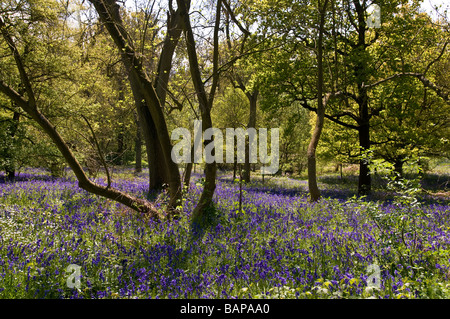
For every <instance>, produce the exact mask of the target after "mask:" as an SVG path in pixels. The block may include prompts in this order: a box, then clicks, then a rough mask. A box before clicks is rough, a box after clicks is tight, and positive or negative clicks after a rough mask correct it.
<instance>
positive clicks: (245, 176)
mask: <svg viewBox="0 0 450 319" xmlns="http://www.w3.org/2000/svg"><path fill="white" fill-rule="evenodd" d="M247 98H248V100H249V103H250V114H249V118H248V125H247V129H250V128H255V127H256V103H257V99H258V91H257V90H255V91H254V92H253V93H252V94H250V93H248V94H247ZM250 171H251V167H250V143H249V138H248V137H247V142H246V147H245V162H244V171H243V172H242V181H243V182H244V183H250V175H251V174H250Z"/></svg>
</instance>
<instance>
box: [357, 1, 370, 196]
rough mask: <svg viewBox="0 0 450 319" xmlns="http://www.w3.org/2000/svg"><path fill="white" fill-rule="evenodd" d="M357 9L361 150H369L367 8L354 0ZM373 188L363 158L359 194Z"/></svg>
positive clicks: (368, 170) (360, 167)
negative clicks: (366, 57) (366, 54)
mask: <svg viewBox="0 0 450 319" xmlns="http://www.w3.org/2000/svg"><path fill="white" fill-rule="evenodd" d="M353 3H354V4H355V10H356V13H357V19H358V45H357V46H356V48H355V50H356V63H355V69H354V73H355V78H356V83H357V85H358V98H357V103H358V105H359V116H358V117H359V128H358V133H359V146H360V150H361V152H365V151H368V150H369V149H370V124H369V122H370V115H369V102H368V101H369V97H368V94H367V88H366V87H365V83H367V61H366V60H365V59H364V58H362V57H363V56H364V52H365V48H366V35H365V34H366V23H365V8H364V7H363V6H362V5H361V4H360V3H359V1H358V0H354V1H353ZM370 190H371V176H370V169H369V163H368V162H367V161H366V160H363V159H361V160H360V161H359V180H358V194H359V195H360V196H362V195H368V194H369V193H370Z"/></svg>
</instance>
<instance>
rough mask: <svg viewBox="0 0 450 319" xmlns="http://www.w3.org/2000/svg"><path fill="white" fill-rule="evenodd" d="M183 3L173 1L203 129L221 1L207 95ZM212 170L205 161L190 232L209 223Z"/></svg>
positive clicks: (206, 121)
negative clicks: (177, 12)
mask: <svg viewBox="0 0 450 319" xmlns="http://www.w3.org/2000/svg"><path fill="white" fill-rule="evenodd" d="M186 2H187V3H186ZM186 2H185V0H177V4H178V8H179V9H180V10H181V11H180V14H181V21H182V25H183V29H184V32H185V40H186V45H187V53H188V57H189V68H190V73H191V77H192V82H193V84H194V88H195V91H196V94H197V98H198V101H199V107H200V111H201V119H202V130H203V132H204V131H205V130H206V129H208V128H212V121H211V107H212V104H213V100H214V94H215V90H216V88H217V83H218V82H217V80H218V73H217V68H218V54H219V51H218V49H219V48H218V45H219V43H218V33H219V23H220V11H221V0H218V1H217V6H216V20H215V26H214V52H213V81H212V84H211V90H210V93H209V96H207V94H206V90H205V84H204V83H203V80H202V76H201V74H200V66H199V63H198V57H197V51H196V48H195V39H194V34H193V32H192V27H191V22H190V18H189V6H190V2H189V1H186ZM203 132H202V134H203ZM205 142H206V141H205ZM216 173H217V166H216V163H215V162H214V161H213V162H212V163H206V164H205V184H204V188H203V192H202V194H201V196H200V200H199V202H198V203H197V206H196V207H195V208H194V211H193V213H192V219H191V228H192V230H193V233H194V234H196V233H197V231H200V233H201V231H202V229H204V227H205V226H206V224H207V223H208V222H209V220H210V217H211V216H212V211H213V195H214V191H215V189H216Z"/></svg>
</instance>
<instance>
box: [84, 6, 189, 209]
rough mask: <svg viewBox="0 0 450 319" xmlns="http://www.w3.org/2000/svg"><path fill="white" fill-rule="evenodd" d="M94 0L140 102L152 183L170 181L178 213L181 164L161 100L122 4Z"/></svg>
mask: <svg viewBox="0 0 450 319" xmlns="http://www.w3.org/2000/svg"><path fill="white" fill-rule="evenodd" d="M90 2H91V3H92V4H93V5H94V7H95V9H96V11H97V13H98V14H99V16H100V20H101V21H102V22H103V23H104V24H105V26H106V28H107V30H108V32H109V34H110V35H111V37H112V39H113V41H114V42H115V44H116V46H117V47H118V49H119V51H120V54H121V56H122V61H123V63H124V65H125V69H126V70H127V73H128V79H129V81H130V86H131V88H132V90H133V94H134V97H135V100H136V102H137V101H139V105H137V109H138V115H139V117H140V121H141V125H142V128H143V133H144V139H145V140H146V146H147V147H148V148H149V149H148V152H149V154H150V158H149V162H151V163H152V164H150V165H151V166H150V167H149V169H150V171H151V173H150V175H152V174H154V175H155V176H156V177H157V178H153V179H152V176H150V185H151V186H155V187H157V186H159V184H160V180H159V179H158V177H159V178H161V179H162V180H163V181H164V183H167V184H168V187H169V196H170V202H169V210H170V211H173V212H174V213H175V212H176V210H175V208H176V207H177V206H178V204H179V203H180V201H181V179H180V172H179V170H178V165H177V164H176V163H174V162H173V161H172V158H171V150H172V143H171V140H170V137H169V132H168V129H167V125H166V122H165V118H164V114H163V112H162V105H161V103H160V99H159V97H158V95H157V93H156V91H155V88H154V86H153V84H152V83H151V82H150V80H149V79H148V77H147V74H146V73H145V72H144V69H143V65H142V63H141V61H140V58H139V57H138V55H137V53H136V51H135V50H134V48H133V47H132V42H131V41H130V39H129V37H128V34H127V33H126V31H125V28H124V26H123V23H122V20H121V18H120V14H119V6H118V5H117V3H116V2H115V0H90ZM177 12H178V11H177ZM152 172H153V173H152ZM160 173H161V174H160Z"/></svg>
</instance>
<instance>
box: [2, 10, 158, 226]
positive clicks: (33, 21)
mask: <svg viewBox="0 0 450 319" xmlns="http://www.w3.org/2000/svg"><path fill="white" fill-rule="evenodd" d="M46 4H47V6H45V8H46V9H47V10H48V11H47V12H46V11H40V10H41V7H40V6H35V4H27V5H24V7H22V8H21V11H20V13H21V15H22V16H21V19H20V20H17V19H14V18H15V17H12V18H11V17H10V16H7V15H6V13H5V12H3V14H2V16H1V17H0V32H1V36H2V40H3V41H2V43H1V44H2V46H6V47H7V48H8V50H9V51H10V58H11V63H14V65H15V68H16V70H17V71H16V72H15V73H14V77H11V78H14V79H18V81H17V82H19V83H20V87H22V88H23V92H24V93H20V91H19V90H17V89H14V88H13V87H12V86H11V85H14V84H15V83H14V82H13V81H10V83H11V85H10V84H9V83H7V82H6V81H5V77H4V76H5V75H4V74H1V79H0V92H2V93H3V94H4V95H5V96H7V97H8V98H9V99H10V100H11V101H13V102H14V103H15V104H16V105H17V106H18V107H20V108H21V109H22V110H23V111H24V112H25V113H26V114H27V115H28V116H29V117H30V118H31V119H33V120H34V121H35V122H36V123H37V124H38V125H39V126H40V128H41V129H42V130H43V131H44V132H45V134H47V136H48V137H49V138H50V139H51V140H52V142H53V143H54V145H55V146H56V147H57V148H58V150H59V151H60V152H61V154H62V156H63V157H64V159H65V161H66V162H67V164H68V165H69V166H70V168H71V169H72V170H73V172H74V174H75V176H76V178H77V180H78V184H79V186H80V187H81V188H83V189H85V190H87V191H88V192H91V193H93V194H97V195H100V196H103V197H106V198H109V199H112V200H115V201H117V202H119V203H122V204H124V205H126V206H128V207H130V208H132V209H134V210H136V211H139V212H141V213H144V214H148V215H149V216H151V217H159V212H158V210H157V209H156V207H155V206H154V205H153V204H152V203H150V202H148V201H146V200H142V199H139V198H136V197H134V196H132V195H129V194H126V193H124V192H122V191H119V190H117V189H115V188H113V187H112V186H111V181H110V180H108V184H107V186H101V185H99V184H97V183H95V182H93V181H91V180H89V178H88V177H87V176H86V174H85V172H84V170H83V168H82V166H81V165H80V163H79V162H78V160H77V159H76V157H75V155H74V153H73V152H72V150H71V148H70V147H69V144H68V143H67V142H66V141H65V140H64V138H63V137H62V135H61V134H60V133H59V132H58V130H57V127H55V125H54V124H53V123H52V122H50V121H49V119H48V118H47V116H46V115H45V114H44V113H43V112H42V111H41V109H42V108H45V105H43V104H41V103H42V100H41V99H40V96H38V95H36V87H39V86H40V88H41V89H42V88H46V85H48V82H49V80H48V79H47V80H45V79H44V80H41V79H40V81H39V82H36V77H32V78H31V77H30V74H29V72H28V70H29V68H28V69H27V67H26V65H25V63H26V62H28V60H26V59H24V58H23V53H25V54H26V53H27V50H28V49H29V48H27V46H26V45H25V46H24V47H19V46H18V45H17V44H16V40H17V39H25V38H24V37H30V39H31V40H32V41H36V40H37V39H38V38H39V37H42V36H45V35H48V34H49V31H50V30H54V29H52V28H59V27H60V25H59V24H58V20H57V10H56V9H55V10H54V11H53V10H52V9H54V8H56V6H53V5H54V3H53V2H48V3H46ZM49 8H50V9H49ZM16 17H17V15H16ZM5 20H6V22H5ZM22 23H24V24H26V23H28V25H27V27H25V28H13V25H14V24H17V25H19V26H24V24H22ZM17 25H16V26H17ZM59 30H61V29H59ZM19 31H22V32H23V34H20V33H19ZM54 40H55V39H54ZM55 41H56V40H55ZM26 42H27V41H22V42H21V43H22V44H26ZM38 43H40V42H34V43H33V42H31V43H29V44H36V45H37V44H38ZM35 49H36V52H35V53H37V54H40V57H42V56H45V57H46V59H47V61H46V62H50V60H51V58H53V56H57V57H59V56H60V55H57V54H55V52H52V51H51V50H52V47H51V46H49V45H47V46H44V47H43V48H42V47H41V48H39V50H41V51H38V50H37V49H38V47H35ZM42 50H50V51H42ZM28 67H30V65H28ZM31 69H32V68H31ZM50 75H51V74H46V76H49V78H53V77H52V76H50ZM60 76H61V75H60ZM50 84H51V83H50ZM16 85H19V84H16ZM47 88H49V89H51V86H47Z"/></svg>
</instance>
